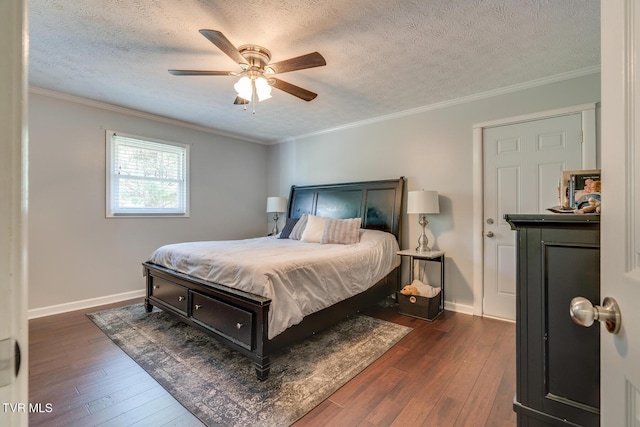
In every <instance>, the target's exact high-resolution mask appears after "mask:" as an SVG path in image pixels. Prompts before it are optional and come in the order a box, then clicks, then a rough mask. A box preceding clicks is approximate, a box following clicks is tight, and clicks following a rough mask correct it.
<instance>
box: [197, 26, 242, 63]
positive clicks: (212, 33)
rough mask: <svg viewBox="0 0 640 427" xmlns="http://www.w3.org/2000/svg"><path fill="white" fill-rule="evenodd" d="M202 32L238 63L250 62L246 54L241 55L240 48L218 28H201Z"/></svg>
mask: <svg viewBox="0 0 640 427" xmlns="http://www.w3.org/2000/svg"><path fill="white" fill-rule="evenodd" d="M200 34H202V35H203V36H205V37H206V38H207V39H208V40H209V41H210V42H211V43H213V44H214V45H216V46H217V47H218V49H220V50H221V51H223V52H224V53H225V54H226V55H227V56H228V57H229V58H231V59H233V60H234V61H235V62H237V63H238V64H248V62H247V60H246V59H245V57H244V56H242V55H240V52H238V49H236V47H235V46H234V45H233V44H232V43H231V42H230V41H229V39H228V38H226V37H225V36H224V34H222V33H221V32H220V31H216V30H200Z"/></svg>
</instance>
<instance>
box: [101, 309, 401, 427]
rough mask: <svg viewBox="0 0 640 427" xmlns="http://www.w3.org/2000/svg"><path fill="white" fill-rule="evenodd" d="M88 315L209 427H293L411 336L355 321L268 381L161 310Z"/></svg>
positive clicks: (284, 357)
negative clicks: (404, 338)
mask: <svg viewBox="0 0 640 427" xmlns="http://www.w3.org/2000/svg"><path fill="white" fill-rule="evenodd" d="M88 316H89V318H90V319H91V320H92V321H93V322H94V323H95V324H96V325H98V327H99V328H100V329H102V331H104V333H105V334H107V336H109V338H111V339H112V340H113V341H114V342H115V343H116V344H117V345H118V346H119V347H120V348H122V349H123V350H124V351H125V352H126V353H127V354H128V355H129V356H130V357H131V358H132V359H133V360H135V361H136V362H137V363H138V364H139V365H140V366H141V367H142V368H144V370H146V371H147V372H148V373H149V374H150V375H151V376H152V377H153V378H154V379H155V380H156V381H158V383H160V384H161V385H162V386H163V387H164V388H165V389H166V390H167V391H168V392H169V393H171V395H173V396H174V397H175V398H176V400H178V402H180V403H181V404H182V405H183V406H184V407H185V408H187V409H188V410H189V411H191V412H192V413H193V414H194V415H195V416H196V417H198V418H199V419H200V420H201V421H202V422H204V423H205V424H207V425H209V426H243V427H246V426H288V425H291V424H293V423H294V422H295V421H296V420H298V419H299V418H300V417H302V416H303V415H304V414H306V413H307V412H309V411H310V410H311V409H313V408H314V407H315V406H317V405H318V404H319V403H320V402H322V401H323V400H325V399H326V398H327V397H329V396H330V395H331V394H332V393H333V392H334V391H336V390H337V389H338V388H340V387H341V386H342V385H343V384H345V383H346V382H347V381H349V380H350V379H351V378H353V377H354V376H356V375H357V374H358V373H359V372H360V371H362V370H363V369H364V368H366V367H367V366H368V365H370V364H371V363H372V362H373V361H375V360H376V359H378V358H379V357H380V356H382V355H383V354H384V353H385V352H386V351H387V350H389V349H390V348H391V347H392V346H393V345H394V344H395V343H396V342H398V341H399V340H400V339H402V337H404V336H405V335H406V334H407V333H408V332H409V331H411V328H407V327H405V326H401V325H396V324H393V323H389V322H386V321H383V320H378V319H374V318H372V317H368V316H360V315H358V316H354V317H352V318H350V319H348V320H345V321H344V322H342V323H339V324H337V325H335V326H333V327H331V328H329V329H327V330H325V331H324V332H322V333H319V334H316V335H314V336H313V337H311V338H309V339H307V340H305V341H302V342H300V343H297V344H294V345H292V346H290V347H288V348H286V349H285V350H283V351H282V352H280V353H277V354H275V355H272V357H271V372H270V374H269V378H268V379H267V380H266V381H262V382H260V381H258V380H257V379H256V376H255V370H254V365H253V362H251V361H250V360H249V359H247V358H245V357H244V356H242V355H240V354H239V353H236V352H235V351H232V350H229V349H227V348H226V347H224V346H222V345H220V344H219V343H218V342H217V341H215V340H214V339H212V338H210V337H208V336H207V335H206V334H204V333H202V332H200V331H198V330H197V329H195V328H192V327H190V326H188V325H186V324H184V323H183V322H180V321H179V320H177V319H175V318H174V317H173V316H170V315H168V314H166V313H164V312H162V311H159V310H157V309H154V311H153V312H152V313H150V314H147V313H145V311H144V306H143V304H135V305H131V306H127V307H122V308H115V309H111V310H106V311H102V312H98V313H92V314H88Z"/></svg>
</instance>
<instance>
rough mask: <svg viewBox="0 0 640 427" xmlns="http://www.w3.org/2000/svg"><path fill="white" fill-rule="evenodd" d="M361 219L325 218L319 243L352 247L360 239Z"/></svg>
mask: <svg viewBox="0 0 640 427" xmlns="http://www.w3.org/2000/svg"><path fill="white" fill-rule="evenodd" d="M361 224H362V218H350V219H334V218H327V220H326V222H325V225H324V233H323V234H322V240H321V241H320V243H334V244H339V245H353V244H354V243H358V241H359V238H360V225H361Z"/></svg>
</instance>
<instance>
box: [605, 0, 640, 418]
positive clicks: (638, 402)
mask: <svg viewBox="0 0 640 427" xmlns="http://www.w3.org/2000/svg"><path fill="white" fill-rule="evenodd" d="M601 14H602V18H601V55H602V122H601V123H602V141H603V142H602V181H603V182H602V191H603V193H604V194H605V196H604V197H605V198H604V200H603V207H602V217H601V237H600V241H601V251H600V253H601V284H600V295H601V296H602V297H603V298H604V297H612V298H614V299H616V300H617V302H618V304H619V306H620V312H621V314H622V330H621V331H620V333H618V334H617V335H612V334H610V333H608V332H606V330H605V328H604V326H600V331H601V332H600V334H601V340H600V341H601V357H600V361H601V381H600V384H601V385H600V399H601V412H600V414H601V425H602V426H603V427H609V426H611V427H617V426H625V427H638V426H640V127H639V126H640V92H639V91H640V88H639V87H638V85H639V84H640V78H639V76H638V73H640V69H638V67H637V65H636V63H637V61H638V59H637V58H638V57H639V55H640V16H639V15H640V4H638V2H637V1H636V0H607V1H603V2H601Z"/></svg>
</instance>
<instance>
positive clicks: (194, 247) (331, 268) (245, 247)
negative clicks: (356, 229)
mask: <svg viewBox="0 0 640 427" xmlns="http://www.w3.org/2000/svg"><path fill="white" fill-rule="evenodd" d="M398 249H399V248H398V242H397V240H396V238H395V236H393V235H392V234H390V233H385V232H382V231H377V230H360V241H359V243H356V244H353V245H338V244H320V243H306V242H301V241H299V240H290V239H278V238H277V237H274V236H271V237H260V238H255V239H244V240H225V241H202V242H186V243H176V244H170V245H165V246H162V247H160V248H158V249H157V250H155V251H154V252H153V254H152V255H151V256H150V257H149V259H148V262H150V263H153V264H157V265H160V266H163V267H166V268H169V269H171V270H174V271H177V272H180V273H184V274H188V275H190V276H193V277H196V278H199V279H203V280H207V281H210V282H215V283H218V284H221V285H225V286H229V287H232V288H235V289H239V290H242V291H245V292H250V293H253V294H256V295H260V296H262V297H266V298H269V299H271V305H270V309H269V330H268V338H269V339H271V338H273V337H275V336H276V335H278V334H279V333H281V332H282V331H284V330H285V329H287V328H288V327H290V326H292V325H295V324H297V323H299V322H300V321H301V320H302V319H303V317H304V316H306V315H309V314H311V313H315V312H316V311H319V310H322V309H323V308H326V307H329V306H331V305H333V304H335V303H337V302H340V301H342V300H344V299H347V298H349V297H351V296H353V295H356V294H358V293H360V292H363V291H365V290H366V289H368V288H370V287H371V286H373V285H375V284H376V283H377V282H378V281H380V280H381V279H382V278H383V277H385V276H386V275H387V274H389V273H390V272H391V271H392V270H393V269H394V268H396V267H397V266H398V265H400V259H399V256H398V255H397V254H396V253H397V251H398Z"/></svg>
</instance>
